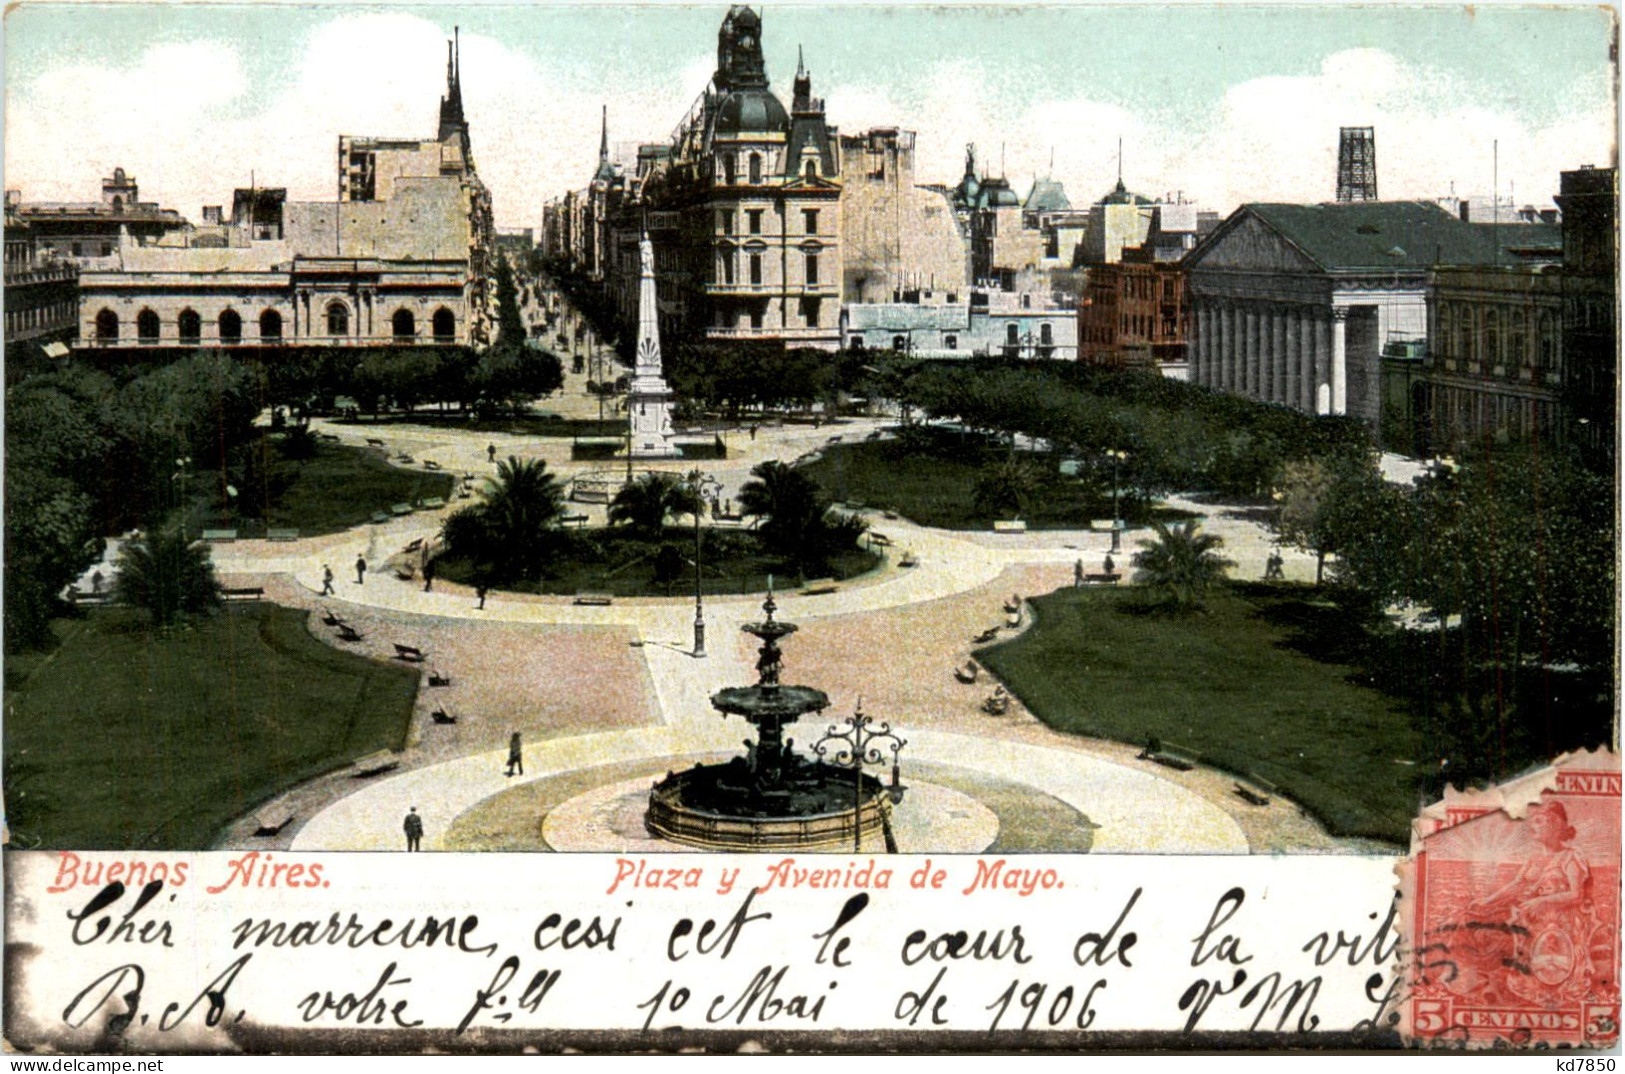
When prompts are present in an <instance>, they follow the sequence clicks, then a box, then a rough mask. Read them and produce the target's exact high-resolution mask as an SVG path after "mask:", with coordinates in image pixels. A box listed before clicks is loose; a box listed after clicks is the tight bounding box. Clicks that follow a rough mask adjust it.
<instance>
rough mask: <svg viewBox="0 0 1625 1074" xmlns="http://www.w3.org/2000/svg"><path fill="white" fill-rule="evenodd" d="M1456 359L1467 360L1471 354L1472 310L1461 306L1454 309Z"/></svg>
mask: <svg viewBox="0 0 1625 1074" xmlns="http://www.w3.org/2000/svg"><path fill="white" fill-rule="evenodd" d="M1454 349H1455V352H1456V361H1458V362H1469V361H1472V360H1473V358H1474V355H1473V310H1472V307H1471V306H1463V307H1461V308H1460V309H1458V310H1457V311H1456V341H1455V348H1454Z"/></svg>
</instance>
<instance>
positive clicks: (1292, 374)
mask: <svg viewBox="0 0 1625 1074" xmlns="http://www.w3.org/2000/svg"><path fill="white" fill-rule="evenodd" d="M1286 354H1287V363H1286V392H1285V393H1284V394H1283V395H1282V396H1281V399H1282V401H1283V402H1285V403H1286V404H1287V405H1288V406H1290V407H1294V408H1297V409H1302V407H1303V311H1302V310H1300V309H1298V307H1296V306H1289V307H1287V315H1286Z"/></svg>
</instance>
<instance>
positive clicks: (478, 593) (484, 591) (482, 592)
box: [474, 583, 490, 612]
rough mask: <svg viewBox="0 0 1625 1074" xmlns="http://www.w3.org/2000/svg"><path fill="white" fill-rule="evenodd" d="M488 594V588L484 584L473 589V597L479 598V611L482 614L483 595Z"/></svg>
mask: <svg viewBox="0 0 1625 1074" xmlns="http://www.w3.org/2000/svg"><path fill="white" fill-rule="evenodd" d="M489 592H490V587H489V586H486V585H485V584H484V583H481V584H480V585H477V586H475V587H474V595H475V596H476V597H479V598H480V611H482V612H483V611H484V610H485V594H487V593H489Z"/></svg>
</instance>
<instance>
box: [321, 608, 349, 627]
mask: <svg viewBox="0 0 1625 1074" xmlns="http://www.w3.org/2000/svg"><path fill="white" fill-rule="evenodd" d="M322 622H324V623H326V624H327V625H328V626H331V627H336V626H342V625H343V624H344V620H343V619H340V618H339V617H338V616H336V615H334V614H333V610H332V609H331V608H323V609H322Z"/></svg>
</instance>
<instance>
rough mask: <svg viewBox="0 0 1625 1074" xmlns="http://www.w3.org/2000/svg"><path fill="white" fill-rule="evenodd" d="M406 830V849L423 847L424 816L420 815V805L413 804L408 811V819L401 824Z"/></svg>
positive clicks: (414, 849)
mask: <svg viewBox="0 0 1625 1074" xmlns="http://www.w3.org/2000/svg"><path fill="white" fill-rule="evenodd" d="M401 827H402V828H403V829H404V830H405V832H406V849H407V850H408V851H417V850H422V849H423V818H422V817H420V816H418V807H417V806H413V807H412V808H411V809H410V810H408V811H407V814H406V821H405V822H404V823H403V824H402V825H401Z"/></svg>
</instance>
